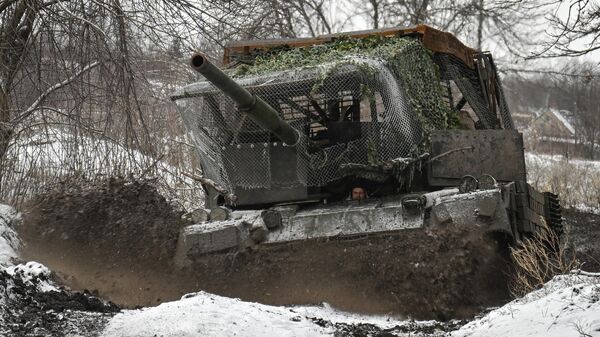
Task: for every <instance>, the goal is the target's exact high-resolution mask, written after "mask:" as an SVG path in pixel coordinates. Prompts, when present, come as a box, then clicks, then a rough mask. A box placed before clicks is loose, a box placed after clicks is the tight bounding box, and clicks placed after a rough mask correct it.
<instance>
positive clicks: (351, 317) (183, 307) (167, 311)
mask: <svg viewBox="0 0 600 337" xmlns="http://www.w3.org/2000/svg"><path fill="white" fill-rule="evenodd" d="M446 326H447V325H445V324H440V323H439V322H435V321H423V322H414V321H408V320H406V319H402V318H400V317H394V316H367V315H360V314H353V313H347V312H342V311H338V310H335V309H333V308H331V307H330V306H328V305H326V304H325V305H323V306H303V307H277V306H269V305H264V304H258V303H251V302H244V301H241V300H239V299H232V298H227V297H222V296H217V295H213V294H209V293H206V292H198V293H194V294H189V295H186V296H184V297H183V298H182V299H181V300H179V301H173V302H168V303H163V304H161V305H159V306H157V307H153V308H143V309H139V310H125V311H123V312H122V313H120V314H118V315H116V316H115V317H113V318H112V319H111V321H110V322H109V323H108V325H107V327H106V329H105V330H104V333H103V334H102V336H103V337H113V336H114V337H116V336H124V337H127V336H129V337H134V336H135V337H137V336H140V337H141V336H163V337H170V336H173V337H175V336H178V337H179V336H182V337H185V336H207V337H210V336H215V337H227V336H257V337H258V336H345V335H349V334H350V335H354V334H355V333H357V332H358V331H360V333H358V334H357V335H371V334H369V333H368V332H373V335H376V334H377V333H381V332H382V331H385V332H387V333H388V334H387V335H389V336H425V335H427V336H432V335H434V336H441V335H443V334H444V331H443V329H446Z"/></svg>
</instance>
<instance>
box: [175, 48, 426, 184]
mask: <svg viewBox="0 0 600 337" xmlns="http://www.w3.org/2000/svg"><path fill="white" fill-rule="evenodd" d="M353 63H354V64H344V65H342V66H337V67H335V69H333V70H329V71H328V76H327V77H326V78H325V79H322V78H319V76H318V75H317V73H318V71H319V70H318V69H312V70H304V71H302V72H301V73H297V72H294V73H279V74H276V75H270V76H262V77H256V78H247V79H242V80H240V81H238V82H239V83H240V84H241V85H242V86H244V87H246V88H247V89H248V90H249V91H250V92H252V93H254V94H257V95H259V96H260V97H261V98H262V99H263V100H265V101H266V102H267V103H269V104H270V105H271V106H273V107H274V108H275V109H276V110H278V111H279V112H280V116H281V117H282V118H283V119H284V120H285V121H286V122H288V123H289V124H291V125H292V126H293V127H294V128H295V129H297V130H298V131H299V132H300V133H301V134H302V135H304V137H302V139H304V141H306V140H310V141H312V142H315V143H318V144H320V145H321V147H322V149H323V151H322V152H321V153H317V154H314V155H309V154H308V153H307V152H306V151H303V150H302V147H303V146H305V145H306V144H299V145H298V147H299V148H298V149H296V150H292V149H290V151H293V152H294V153H296V154H297V157H296V171H297V176H296V182H297V183H300V184H303V185H306V186H322V185H325V184H327V183H329V182H332V181H335V180H336V179H339V178H340V175H339V173H338V168H339V166H340V165H341V164H345V163H361V164H368V163H369V161H370V160H373V158H376V160H378V161H386V160H391V159H394V158H398V157H402V156H407V155H409V153H410V152H411V150H414V149H415V148H416V146H417V145H418V144H419V143H420V142H421V140H422V136H423V132H422V130H421V125H420V123H419V121H418V120H417V118H416V116H415V113H414V110H413V109H412V107H411V105H410V103H409V102H410V101H409V99H408V98H407V96H406V91H405V90H404V88H403V86H402V84H401V83H400V81H399V80H398V79H397V77H396V76H395V75H394V73H393V72H392V71H391V70H390V69H389V68H388V66H387V65H386V64H385V63H384V62H383V61H373V60H355V61H354V62H353ZM363 64H368V65H369V66H370V67H371V68H375V69H378V70H379V71H377V72H368V73H367V70H366V68H364V67H362V66H361V65H363ZM317 86H318V89H316V90H315V88H317ZM367 88H368V89H367ZM190 91H193V92H195V94H193V95H191V96H193V97H189V96H190V95H188V97H186V98H184V99H177V100H176V102H177V104H178V106H179V107H180V111H181V114H182V116H183V118H184V119H185V121H186V124H187V125H188V128H189V130H190V131H191V134H192V137H193V139H194V141H195V143H196V144H195V145H196V146H197V147H198V149H199V151H200V156H201V157H202V158H203V160H202V164H203V169H204V174H205V175H206V176H208V177H210V178H211V179H213V180H215V182H217V183H218V184H220V185H222V186H226V187H229V188H231V187H232V186H236V187H241V188H248V189H250V188H269V187H271V186H272V184H274V183H277V182H274V181H273V179H272V177H271V173H270V172H271V170H270V167H271V163H270V155H269V154H270V153H271V152H272V150H273V148H275V147H283V146H285V145H284V144H282V142H280V141H279V140H277V139H276V138H274V137H273V136H271V134H270V133H269V132H267V131H265V130H262V129H261V128H260V127H259V126H258V125H256V124H255V123H254V122H253V121H252V120H251V119H250V118H248V117H247V116H245V115H244V114H243V113H241V112H239V111H238V110H237V109H236V108H235V106H234V104H233V102H232V100H231V99H229V98H228V97H227V96H225V95H223V94H222V93H221V92H219V91H217V90H216V89H215V88H213V87H212V85H210V84H207V83H203V84H199V85H198V86H197V87H196V88H192V89H191V90H190ZM325 116H326V117H327V118H328V119H329V122H325V120H324V117H325ZM347 128H352V129H355V130H356V131H355V132H354V133H352V134H350V136H348V131H347ZM335 133H339V134H340V135H341V136H340V137H337V138H336V135H334V134H335ZM338 138H339V139H338ZM336 139H337V141H336ZM278 183H279V184H283V183H284V182H278Z"/></svg>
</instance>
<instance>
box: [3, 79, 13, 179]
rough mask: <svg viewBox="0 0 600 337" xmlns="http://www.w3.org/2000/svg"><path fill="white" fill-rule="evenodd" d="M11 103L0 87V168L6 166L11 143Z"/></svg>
mask: <svg viewBox="0 0 600 337" xmlns="http://www.w3.org/2000/svg"><path fill="white" fill-rule="evenodd" d="M9 107H10V105H9V104H8V95H7V94H6V92H5V91H4V89H3V88H1V87H0V170H2V169H3V168H4V161H5V159H6V152H7V151H8V145H9V144H10V138H11V136H12V133H13V128H12V127H11V126H10V124H9V122H10V110H9ZM1 186H2V173H1V172H0V187H1Z"/></svg>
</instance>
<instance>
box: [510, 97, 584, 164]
mask: <svg viewBox="0 0 600 337" xmlns="http://www.w3.org/2000/svg"><path fill="white" fill-rule="evenodd" d="M570 119H571V113H570V112H569V111H567V110H557V109H552V108H549V109H541V110H537V111H530V112H518V113H513V120H514V122H515V127H516V128H517V129H518V130H519V131H521V132H523V134H524V136H525V147H526V149H528V150H531V151H535V152H542V153H549V154H560V155H564V156H567V157H569V156H573V155H580V152H581V151H582V150H583V149H582V146H581V144H579V142H578V140H577V132H576V130H575V128H574V127H573V124H572V122H571V121H570Z"/></svg>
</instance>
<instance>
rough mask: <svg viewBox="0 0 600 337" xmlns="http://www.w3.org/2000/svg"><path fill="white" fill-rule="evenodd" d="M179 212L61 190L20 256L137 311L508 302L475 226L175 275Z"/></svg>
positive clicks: (141, 189) (112, 188)
mask: <svg viewBox="0 0 600 337" xmlns="http://www.w3.org/2000/svg"><path fill="white" fill-rule="evenodd" d="M183 225H185V223H184V222H183V221H182V220H181V213H179V212H177V211H174V210H173V209H172V208H171V206H170V205H169V204H168V203H167V202H166V201H165V200H164V199H163V198H162V197H161V196H160V195H159V194H158V193H157V192H156V190H155V189H154V188H153V187H152V186H151V185H149V184H146V183H139V182H126V181H123V180H110V181H107V182H105V183H102V184H95V185H89V186H86V187H76V188H61V189H58V190H56V191H53V192H50V193H48V194H46V195H43V196H40V197H38V198H37V199H36V200H35V201H34V202H32V203H31V204H30V205H28V208H27V211H26V214H25V224H24V226H23V227H22V230H21V233H20V234H21V237H22V239H23V241H24V242H25V243H26V246H25V249H24V251H23V255H24V257H25V258H28V259H35V260H37V261H39V262H41V263H44V264H45V265H47V266H48V267H49V268H50V269H52V270H53V271H55V272H56V273H57V274H58V275H59V276H60V277H61V278H62V281H63V282H64V283H66V284H68V285H69V286H72V287H73V288H76V289H92V290H93V291H94V292H97V293H98V294H99V295H100V296H102V297H105V298H108V299H110V300H112V301H114V302H115V303H117V304H119V305H123V306H128V307H136V306H148V305H156V304H158V303H160V302H163V301H167V300H173V299H178V298H179V297H180V296H181V295H183V294H185V293H189V292H194V291H198V290H206V291H209V292H213V293H216V294H220V295H225V296H232V297H239V298H241V299H243V300H251V301H258V302H262V303H266V304H277V305H280V304H318V303H321V302H328V303H330V304H332V305H333V306H336V307H340V308H343V309H347V310H353V311H357V312H365V313H396V314H403V315H409V316H411V317H415V318H419V319H426V318H435V319H442V320H447V319H451V318H466V317H472V316H473V315H474V314H476V313H477V312H479V311H480V310H481V309H483V308H485V307H489V306H492V305H499V304H502V303H503V302H505V301H506V300H507V299H508V296H509V292H508V287H507V283H508V276H507V274H508V273H507V269H508V267H507V263H506V262H505V260H504V257H503V256H502V255H500V254H498V253H497V247H496V244H495V242H494V241H493V240H491V239H489V238H487V237H485V236H484V235H483V234H482V233H481V232H480V231H478V230H477V229H476V228H473V227H470V226H458V225H452V226H447V227H443V228H435V229H431V230H406V231H404V232H403V233H401V234H400V235H396V236H389V235H388V236H370V237H363V238H356V239H353V240H345V241H340V240H331V241H312V242H303V243H296V244H288V245H281V246H261V247H259V249H256V250H254V251H248V252H242V253H228V254H220V255H213V256H206V257H204V258H202V259H201V260H198V261H196V262H195V264H194V265H193V266H192V267H191V268H189V269H187V270H182V271H178V270H176V269H175V268H174V267H173V266H172V265H171V259H172V255H173V254H174V252H175V244H176V240H177V237H178V233H179V229H180V228H181V226H183Z"/></svg>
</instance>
